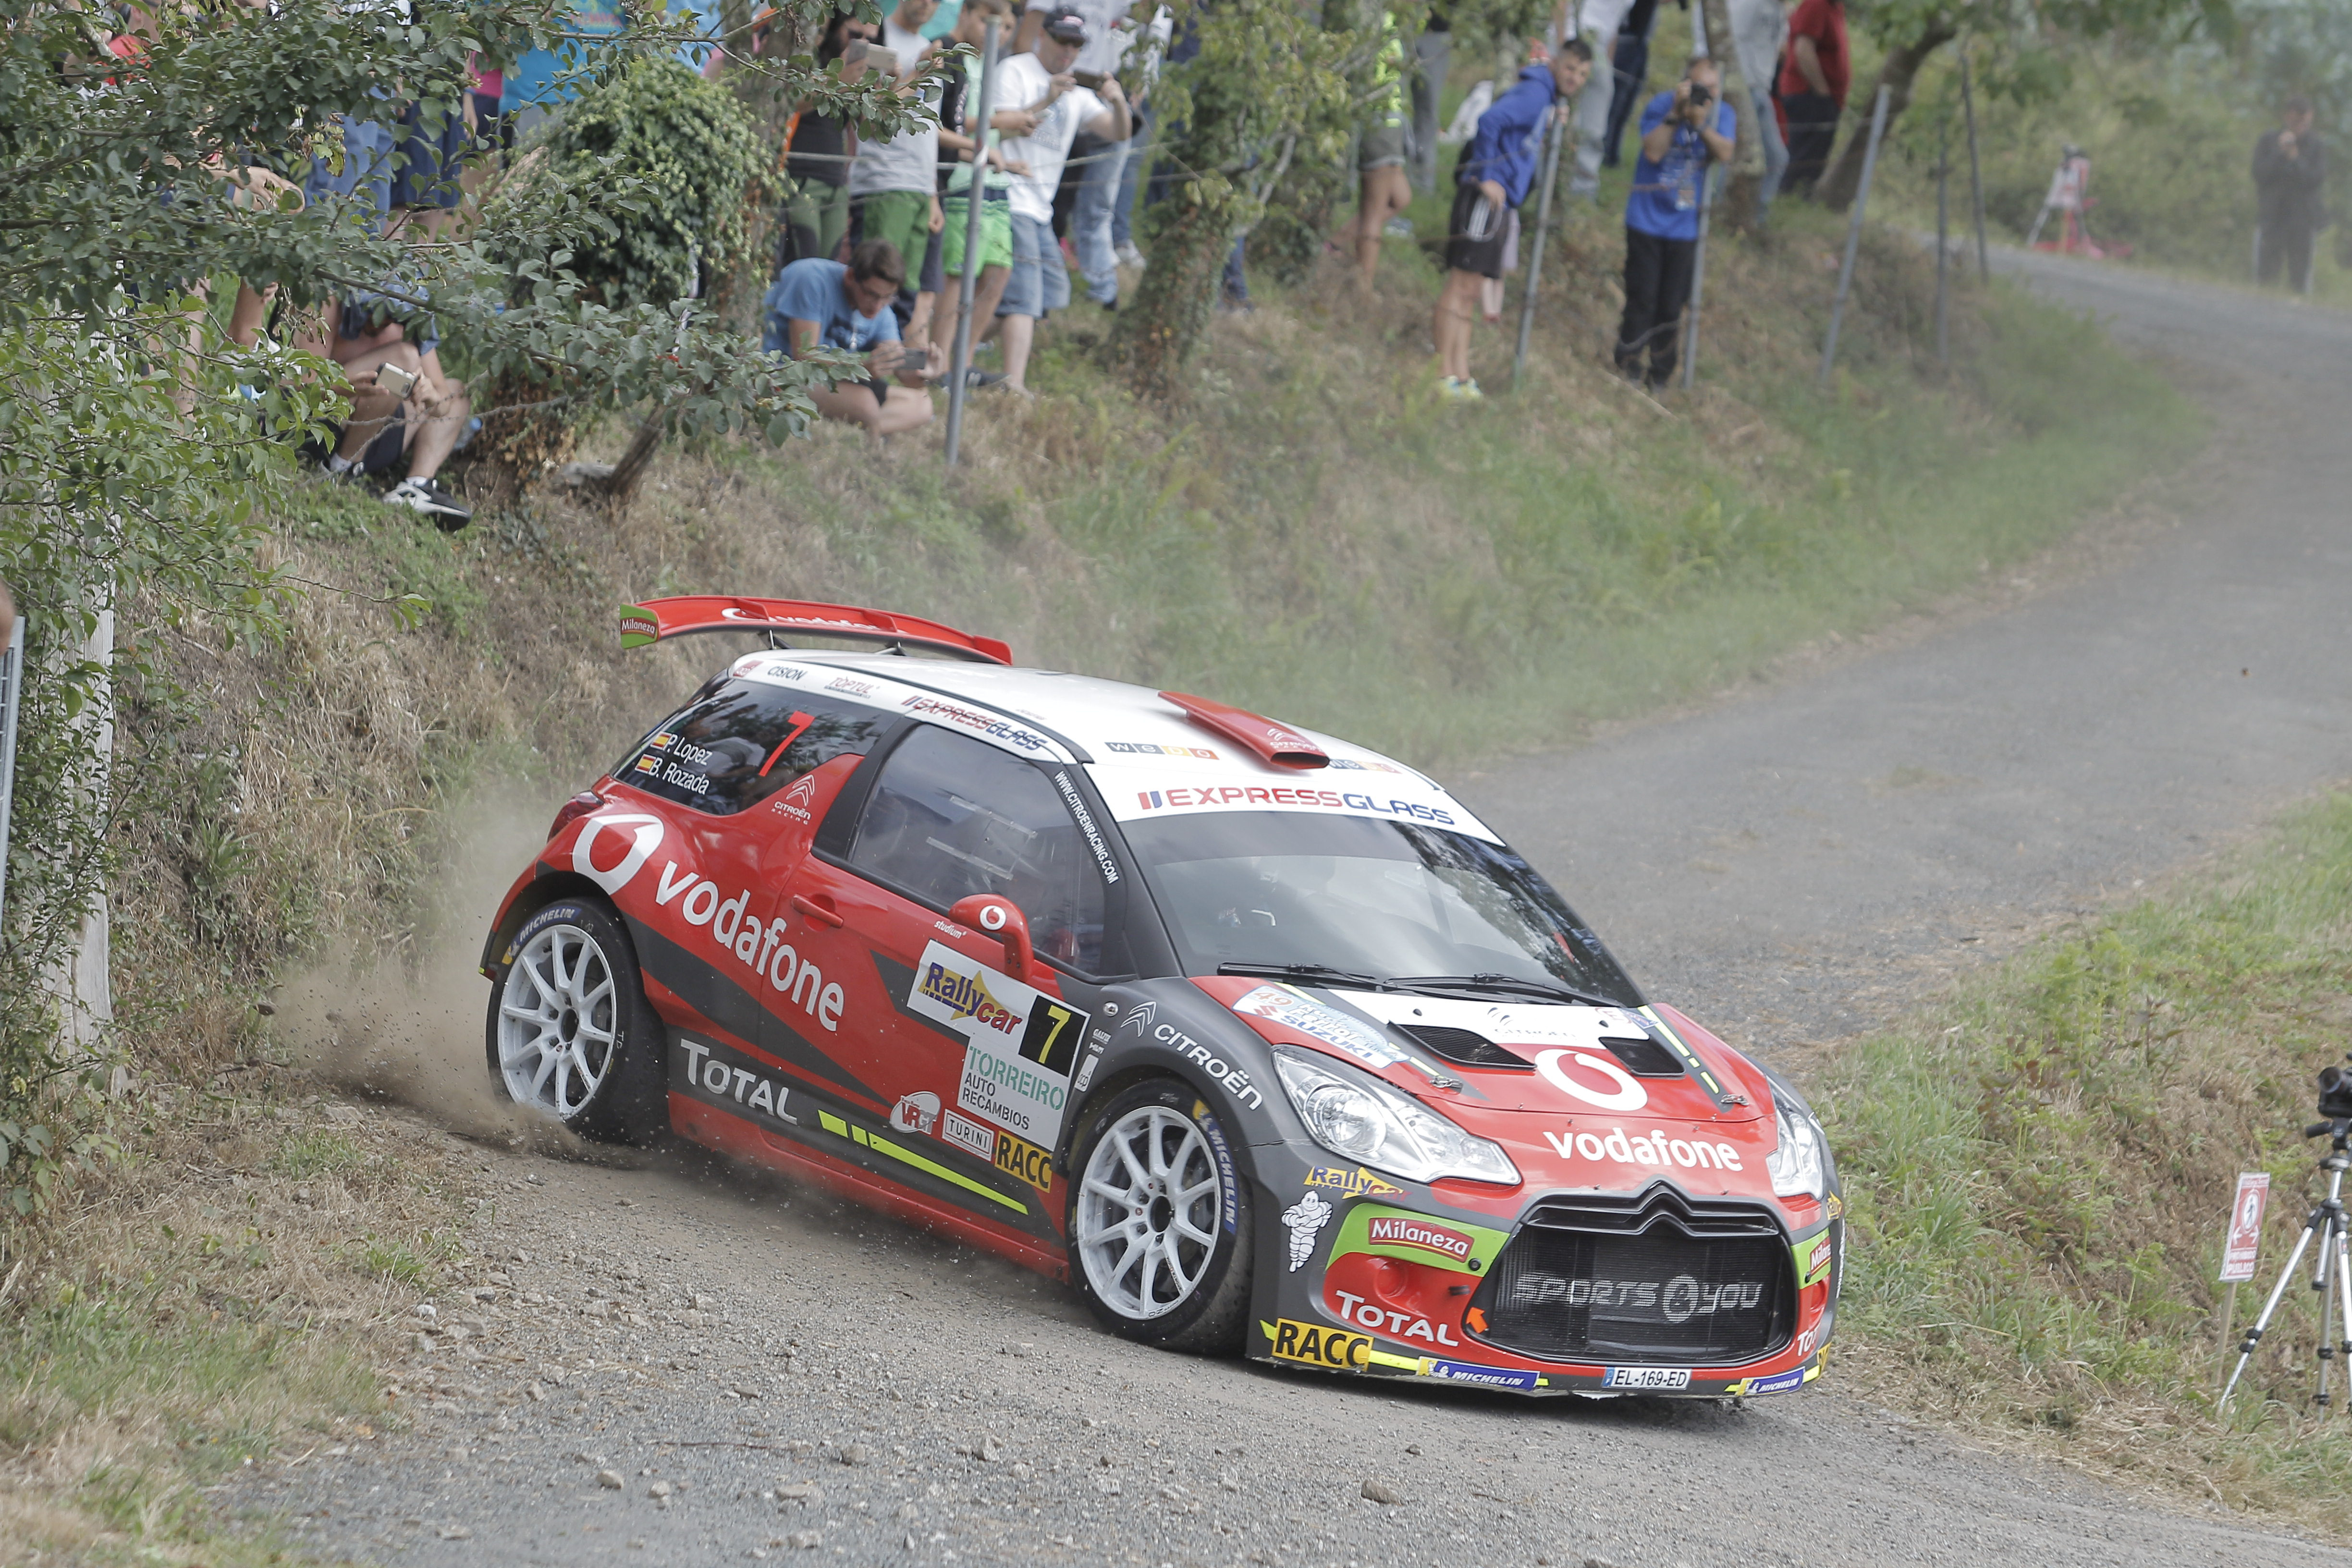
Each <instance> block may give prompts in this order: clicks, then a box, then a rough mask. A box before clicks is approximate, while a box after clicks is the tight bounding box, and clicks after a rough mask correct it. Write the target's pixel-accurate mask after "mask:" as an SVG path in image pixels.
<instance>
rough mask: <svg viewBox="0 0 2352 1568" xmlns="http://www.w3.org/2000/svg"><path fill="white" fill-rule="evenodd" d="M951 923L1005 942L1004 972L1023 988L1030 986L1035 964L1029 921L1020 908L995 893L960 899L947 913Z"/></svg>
mask: <svg viewBox="0 0 2352 1568" xmlns="http://www.w3.org/2000/svg"><path fill="white" fill-rule="evenodd" d="M948 919H950V920H951V921H955V922H956V923H957V924H958V925H968V926H971V928H973V929H974V930H975V931H981V932H982V933H984V934H986V935H989V936H992V937H994V938H995V939H996V940H997V941H999V942H1003V944H1004V972H1005V973H1007V974H1010V975H1012V976H1013V979H1015V980H1018V981H1020V982H1021V983H1022V984H1024V985H1025V984H1029V978H1030V973H1031V972H1032V970H1033V969H1034V960H1033V958H1032V956H1031V952H1030V947H1029V917H1028V916H1027V915H1024V914H1023V913H1022V912H1021V906H1020V905H1018V904H1016V903H1014V902H1013V900H1010V899H1000V898H998V897H997V896H996V895H995V894H993V893H973V894H971V896H970V897H968V898H961V899H958V900H956V901H955V906H954V907H953V908H952V909H950V910H948Z"/></svg>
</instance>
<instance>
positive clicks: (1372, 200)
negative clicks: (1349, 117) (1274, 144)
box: [1349, 16, 1412, 299]
mask: <svg viewBox="0 0 2352 1568" xmlns="http://www.w3.org/2000/svg"><path fill="white" fill-rule="evenodd" d="M1372 85H1373V87H1374V88H1375V89H1377V96H1375V97H1374V98H1373V99H1372V100H1371V102H1370V104H1369V105H1368V106H1367V108H1366V114H1367V118H1366V120H1365V122H1364V132H1363V135H1362V137H1361V138H1360V140H1359V142H1358V151H1357V153H1356V170H1357V173H1358V174H1360V175H1361V176H1362V178H1363V199H1362V200H1361V201H1360V203H1359V204H1358V205H1357V207H1356V221H1355V222H1354V223H1353V224H1352V225H1350V226H1349V232H1350V233H1351V234H1353V235H1354V237H1355V247H1356V291H1357V293H1358V294H1360V295H1361V296H1363V297H1364V298H1366V299H1369V298H1370V297H1371V292H1372V283H1373V280H1374V279H1376V278H1377V277H1378V276H1379V274H1380V269H1381V230H1382V229H1384V228H1386V227H1387V226H1388V223H1389V220H1390V219H1391V218H1394V217H1402V216H1404V209H1405V208H1406V207H1408V206H1410V205H1412V183H1411V182H1410V181H1409V180H1408V179H1407V178H1406V177H1405V172H1404V108H1405V106H1404V40H1403V39H1402V37H1399V36H1398V34H1397V25H1396V18H1395V17H1394V16H1390V17H1388V18H1387V19H1386V21H1385V22H1384V23H1383V24H1382V30H1381V52H1380V56H1379V58H1377V59H1375V60H1374V61H1373V63H1372Z"/></svg>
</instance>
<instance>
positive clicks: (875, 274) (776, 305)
mask: <svg viewBox="0 0 2352 1568" xmlns="http://www.w3.org/2000/svg"><path fill="white" fill-rule="evenodd" d="M906 280H907V263H906V262H905V261H904V260H903V259H902V258H900V257H899V255H898V250H897V248H896V247H893V246H892V245H891V244H890V242H889V241H888V240H887V239H869V240H866V241H865V242H863V243H862V244H860V245H859V246H858V247H857V248H856V250H854V251H852V252H850V255H849V263H848V265H847V266H844V265H843V264H842V263H840V262H838V261H828V260H826V259H825V258H824V257H821V256H805V257H803V258H801V259H800V260H798V261H795V262H793V263H792V264H791V265H790V266H788V267H786V268H784V269H783V270H782V272H780V273H778V274H777V276H776V281H775V283H774V284H773V285H772V287H771V288H770V289H768V295H767V298H766V299H765V300H761V310H762V312H763V313H764V314H765V316H766V318H767V331H766V335H765V337H764V338H763V340H762V342H761V347H763V348H765V349H766V350H767V351H768V352H769V353H788V354H790V355H792V356H793V358H794V359H799V358H801V357H802V356H803V355H804V354H806V353H808V352H809V350H810V349H811V348H812V347H823V348H829V349H843V350H845V351H847V352H848V353H862V354H865V355H866V371H867V372H868V373H869V374H867V376H866V380H864V381H860V382H853V383H850V384H845V385H840V386H813V387H811V388H810V389H809V395H810V396H811V397H812V398H814V400H815V402H816V407H817V412H818V413H820V414H822V415H824V416H825V417H826V418H827V419H838V420H840V421H842V422H843V423H844V424H845V425H863V426H865V427H866V429H868V430H871V431H873V432H874V434H876V435H877V436H895V435H897V434H898V433H899V432H900V431H902V430H912V429H914V428H915V427H916V426H919V425H927V424H929V422H930V418H931V400H930V398H929V396H927V395H924V394H923V393H922V392H921V391H920V390H919V388H920V386H921V384H922V380H923V367H922V365H920V364H919V363H908V358H907V352H906V347H905V345H904V344H902V343H901V342H899V341H898V316H897V314H896V313H895V312H893V311H892V310H891V309H890V301H891V300H892V299H894V298H895V297H896V296H897V294H898V286H899V285H900V284H902V283H904V282H906ZM893 373H896V374H897V375H898V379H899V380H900V381H901V382H903V383H905V384H904V385H903V386H892V385H891V384H889V383H888V382H887V381H886V380H884V379H883V378H884V377H885V376H887V375H890V374H893Z"/></svg>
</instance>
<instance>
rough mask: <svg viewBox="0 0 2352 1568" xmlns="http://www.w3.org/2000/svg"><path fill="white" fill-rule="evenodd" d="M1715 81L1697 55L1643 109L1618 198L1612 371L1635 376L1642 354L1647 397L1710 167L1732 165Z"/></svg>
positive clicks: (1730, 122) (1676, 306)
mask: <svg viewBox="0 0 2352 1568" xmlns="http://www.w3.org/2000/svg"><path fill="white" fill-rule="evenodd" d="M1721 80H1722V73H1721V72H1720V71H1718V70H1717V68H1716V65H1715V62H1714V61H1713V60H1710V59H1708V58H1706V56H1704V55H1701V56H1698V57H1696V58H1693V59H1692V61H1691V62H1690V66H1689V68H1688V69H1686V70H1685V72H1684V73H1683V79H1682V80H1680V81H1678V82H1676V83H1675V85H1674V86H1673V87H1672V88H1670V89H1667V90H1666V91H1664V92H1662V93H1660V94H1658V96H1657V97H1655V98H1654V99H1652V100H1650V105H1649V107H1648V108H1647V109H1644V110H1643V111H1642V157H1641V161H1640V162H1639V163H1636V164H1634V165H1633V191H1632V193H1631V194H1629V195H1627V196H1626V198H1625V315H1624V319H1623V320H1622V321H1620V322H1619V323H1618V326H1617V371H1618V374H1621V375H1622V376H1624V377H1625V378H1626V379H1627V380H1629V381H1630V380H1636V379H1639V378H1640V376H1641V365H1642V355H1643V352H1644V351H1645V350H1646V351H1647V352H1648V353H1649V356H1650V374H1649V385H1650V390H1651V391H1653V392H1655V391H1657V390H1658V389H1660V388H1661V387H1663V386H1664V385H1665V384H1666V383H1667V382H1668V381H1670V380H1672V379H1673V377H1674V374H1675V346H1676V342H1677V340H1678V339H1679V337H1680V335H1681V331H1682V319H1683V307H1684V306H1685V305H1687V304H1688V303H1690V289H1691V264H1692V262H1693V260H1694V258H1695V257H1696V252H1697V249H1698V209H1699V205H1700V204H1701V203H1702V202H1704V201H1705V200H1706V182H1707V179H1708V177H1709V175H1710V174H1712V173H1713V170H1712V168H1711V164H1714V163H1730V162H1731V155H1732V133H1733V132H1734V130H1735V129H1736V128H1737V126H1738V119H1739V117H1738V115H1736V114H1734V113H1733V112H1732V110H1731V105H1729V104H1727V103H1726V102H1724V101H1723V100H1722V98H1721V97H1720V95H1719V92H1718V86H1719V84H1720V82H1721Z"/></svg>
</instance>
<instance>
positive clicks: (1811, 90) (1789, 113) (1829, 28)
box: [1780, 0, 1853, 195]
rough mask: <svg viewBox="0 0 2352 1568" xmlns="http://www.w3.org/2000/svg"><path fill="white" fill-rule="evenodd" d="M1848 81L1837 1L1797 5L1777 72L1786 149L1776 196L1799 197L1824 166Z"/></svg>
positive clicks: (1849, 62)
mask: <svg viewBox="0 0 2352 1568" xmlns="http://www.w3.org/2000/svg"><path fill="white" fill-rule="evenodd" d="M1852 78H1853V54H1852V53H1851V52H1850V51H1849V50H1848V49H1847V47H1846V38H1845V6H1844V5H1843V4H1842V3H1841V0H1798V5H1797V12H1796V15H1795V16H1791V17H1790V18H1789V53H1788V58H1787V63H1786V64H1784V65H1783V66H1781V68H1780V133H1781V136H1782V138H1783V139H1784V140H1785V141H1786V142H1787V143H1788V147H1789V166H1788V168H1787V169H1786V170H1785V171H1784V172H1783V173H1782V174H1781V175H1780V189H1781V190H1783V191H1786V192H1789V193H1790V194H1792V195H1806V194H1807V193H1809V192H1810V191H1811V190H1812V188H1813V184H1814V183H1815V182H1816V181H1818V180H1819V179H1820V178H1821V177H1822V172H1823V171H1824V170H1826V169H1827V168H1828V167H1829V166H1830V148H1831V146H1832V144H1833V143H1834V142H1836V141H1837V128H1838V116H1839V115H1841V114H1843V113H1844V112H1845V92H1846V86H1847V84H1848V82H1849V81H1850V80H1851V79H1852Z"/></svg>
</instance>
